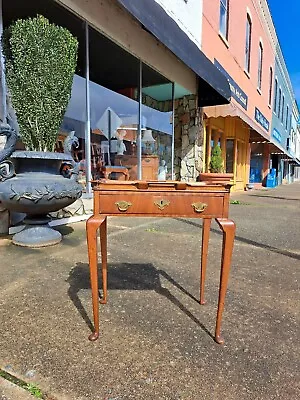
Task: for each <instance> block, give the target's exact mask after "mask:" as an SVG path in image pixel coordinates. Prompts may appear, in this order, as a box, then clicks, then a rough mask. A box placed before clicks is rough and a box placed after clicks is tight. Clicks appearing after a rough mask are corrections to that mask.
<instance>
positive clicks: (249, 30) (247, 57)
mask: <svg viewBox="0 0 300 400" xmlns="http://www.w3.org/2000/svg"><path fill="white" fill-rule="evenodd" d="M251 42H252V20H251V17H250V14H249V13H247V19H246V42H245V71H246V72H247V73H248V74H250V65H251Z"/></svg>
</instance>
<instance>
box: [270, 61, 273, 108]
mask: <svg viewBox="0 0 300 400" xmlns="http://www.w3.org/2000/svg"><path fill="white" fill-rule="evenodd" d="M269 72H270V81H269V106H270V107H272V94H273V93H272V92H273V68H272V67H270V70H269Z"/></svg>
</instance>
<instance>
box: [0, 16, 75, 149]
mask: <svg viewBox="0 0 300 400" xmlns="http://www.w3.org/2000/svg"><path fill="white" fill-rule="evenodd" d="M77 51H78V40H77V39H76V38H75V37H74V36H73V35H72V34H71V33H70V32H69V31H68V30H67V29H65V28H62V27H59V26H56V25H54V24H51V23H50V22H49V21H48V20H47V19H46V18H45V17H43V16H41V15H38V16H37V17H36V18H28V19H24V20H22V19H20V20H17V21H16V22H14V23H13V24H12V25H11V26H10V27H8V28H7V29H6V30H5V31H4V34H3V52H4V56H5V69H6V82H7V86H8V89H9V93H10V96H11V100H12V105H13V107H14V109H15V112H16V115H17V119H18V124H19V128H20V136H21V138H22V141H23V143H24V145H25V147H26V149H27V150H36V151H53V149H54V145H55V142H56V139H57V135H58V131H59V127H60V125H61V122H62V119H63V116H64V114H65V111H66V108H67V106H68V102H69V99H70V95H71V90H72V82H73V76H74V73H75V68H76V64H77Z"/></svg>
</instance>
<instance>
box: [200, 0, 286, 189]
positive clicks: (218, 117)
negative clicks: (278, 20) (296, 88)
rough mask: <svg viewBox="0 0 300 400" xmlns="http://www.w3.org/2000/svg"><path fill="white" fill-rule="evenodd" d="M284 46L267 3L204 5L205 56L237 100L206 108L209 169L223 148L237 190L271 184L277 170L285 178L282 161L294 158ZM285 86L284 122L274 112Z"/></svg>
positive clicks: (211, 1)
mask: <svg viewBox="0 0 300 400" xmlns="http://www.w3.org/2000/svg"><path fill="white" fill-rule="evenodd" d="M278 46H279V44H278V39H277V36H276V32H275V28H274V25H273V22H272V18H271V15H270V11H269V8H268V4H267V2H266V0H255V1H250V0H243V1H240V0H230V1H229V0H204V1H203V23H202V51H203V52H204V53H205V54H206V55H207V57H208V58H209V59H210V60H211V61H212V62H213V63H214V64H215V65H216V66H217V68H219V70H220V71H221V72H222V73H223V74H224V76H226V78H227V79H228V82H229V85H230V88H231V95H232V98H231V103H230V104H229V105H225V106H217V107H207V108H204V116H205V118H206V119H205V127H206V156H205V159H206V169H208V168H209V162H210V153H211V148H212V146H213V145H216V144H218V143H219V144H220V146H221V148H222V152H223V158H224V166H225V169H226V172H233V173H234V183H235V185H234V189H235V190H243V189H244V188H245V187H246V186H247V185H248V184H266V181H267V176H268V173H269V172H270V169H271V168H276V171H277V172H276V173H277V175H278V176H281V171H278V169H279V167H281V166H282V160H285V161H286V160H287V161H286V164H288V162H289V161H288V160H290V159H291V157H290V154H289V151H288V149H287V146H286V145H284V144H283V143H282V142H285V143H286V141H287V140H288V137H289V130H290V118H291V113H292V97H293V95H292V91H291V89H290V83H289V80H287V78H286V76H282V74H281V73H280V71H282V68H281V69H280V68H279V67H278V61H277V60H278ZM282 61H283V59H282ZM283 63H284V61H283ZM284 68H285V65H284ZM285 69H286V68H285ZM276 77H277V78H276ZM276 79H277V80H276ZM279 80H280V84H279V82H278V81H279ZM283 81H284V82H286V83H285V84H283ZM275 85H276V88H275ZM279 86H280V87H281V101H283V100H282V98H283V92H282V91H283V87H284V92H285V93H286V94H285V95H284V96H285V97H284V103H285V104H284V105H282V103H281V105H280V117H278V113H279V111H277V113H274V112H273V108H274V101H278V100H277V97H276V96H275V93H277V92H279ZM278 96H279V94H278ZM276 107H277V106H276ZM282 107H284V111H283V108H282ZM276 110H277V109H276ZM282 113H283V115H282ZM286 113H288V126H287V129H285V128H286ZM282 118H283V120H284V123H282ZM278 119H279V121H278ZM282 127H283V129H282ZM279 128H280V129H279ZM274 129H275V130H274ZM277 131H278V132H279V134H277V135H276V132H277ZM274 135H275V136H274ZM276 137H277V139H276ZM278 160H280V161H278Z"/></svg>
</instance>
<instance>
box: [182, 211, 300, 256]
mask: <svg viewBox="0 0 300 400" xmlns="http://www.w3.org/2000/svg"><path fill="white" fill-rule="evenodd" d="M175 219H176V220H177V221H181V222H184V223H185V224H188V225H192V226H196V227H197V228H200V229H202V222H199V223H198V222H194V221H190V220H187V219H183V218H175ZM210 231H211V232H214V233H216V234H218V235H222V232H221V231H220V230H219V229H214V228H211V229H210ZM235 240H236V241H239V242H242V243H246V244H250V245H251V246H254V247H259V248H261V249H265V250H269V251H272V252H273V253H277V254H281V255H283V256H286V257H290V258H294V259H296V260H300V254H297V253H293V252H292V251H288V250H284V249H278V248H277V247H273V246H269V245H268V244H263V243H259V242H256V241H255V240H251V239H247V238H244V237H242V236H235Z"/></svg>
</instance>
